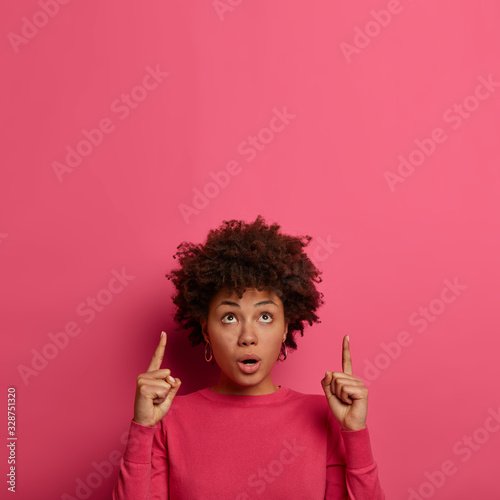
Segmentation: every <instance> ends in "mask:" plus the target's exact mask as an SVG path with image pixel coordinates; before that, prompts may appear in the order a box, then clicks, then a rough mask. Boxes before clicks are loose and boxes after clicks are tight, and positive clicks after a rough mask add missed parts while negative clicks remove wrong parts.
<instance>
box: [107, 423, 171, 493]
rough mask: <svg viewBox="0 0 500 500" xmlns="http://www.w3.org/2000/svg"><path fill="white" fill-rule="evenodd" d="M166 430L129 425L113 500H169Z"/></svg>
mask: <svg viewBox="0 0 500 500" xmlns="http://www.w3.org/2000/svg"><path fill="white" fill-rule="evenodd" d="M167 458H168V457H167V448H166V440H165V439H164V433H163V427H162V424H161V423H159V424H157V425H156V427H146V426H144V425H140V424H137V423H136V422H134V421H133V420H132V421H131V422H130V429H129V436H128V440H127V444H126V447H125V451H124V453H123V457H122V459H121V462H120V472H119V476H118V480H117V482H116V484H115V487H114V490H113V495H112V500H167V498H168V462H167Z"/></svg>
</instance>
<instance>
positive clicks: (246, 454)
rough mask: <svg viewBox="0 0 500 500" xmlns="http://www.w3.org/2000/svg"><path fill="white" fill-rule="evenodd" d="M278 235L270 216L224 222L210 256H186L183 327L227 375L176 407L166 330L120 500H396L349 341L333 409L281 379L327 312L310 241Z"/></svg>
mask: <svg viewBox="0 0 500 500" xmlns="http://www.w3.org/2000/svg"><path fill="white" fill-rule="evenodd" d="M279 229H280V226H279V225H278V224H271V225H266V223H265V221H264V220H263V218H262V217H261V216H258V217H257V219H256V220H255V221H254V222H253V223H249V224H247V223H245V222H243V221H236V220H231V221H224V222H223V224H222V225H221V226H220V228H219V229H217V230H211V231H210V232H209V234H208V236H207V240H206V242H205V244H204V245H194V244H191V243H186V242H184V243H181V245H179V246H178V251H177V253H176V256H177V257H178V258H179V262H180V266H181V267H180V268H179V269H176V270H174V271H172V272H171V273H170V274H167V277H168V278H169V279H171V280H172V281H173V283H174V285H175V287H176V289H177V292H176V294H175V296H174V297H173V300H174V304H175V305H176V306H177V311H176V315H175V320H176V321H177V323H178V324H179V325H180V327H181V328H183V329H185V330H190V334H189V339H190V341H191V343H192V344H193V345H196V344H199V343H201V342H204V343H205V359H206V361H208V362H212V363H213V360H215V361H216V362H217V364H218V366H219V368H220V378H219V381H218V382H217V383H216V384H215V385H214V386H213V387H206V388H205V389H201V390H199V391H196V392H193V393H191V394H187V395H178V396H177V397H176V394H177V392H178V390H179V387H180V385H181V381H180V380H179V379H178V378H173V377H172V376H171V372H170V370H168V369H162V368H161V363H162V360H163V356H164V353H165V346H166V343H167V336H166V333H165V332H162V334H161V338H160V342H159V344H158V347H157V348H156V351H155V353H154V356H153V359H152V360H151V363H150V365H149V368H148V369H147V371H146V372H145V373H142V374H141V375H139V376H138V378H137V390H136V397H135V405H134V418H133V420H132V421H131V423H130V430H129V440H128V442H127V446H126V449H125V452H124V455H123V457H122V460H121V464H120V474H119V478H118V481H117V483H116V485H115V488H114V492H113V499H114V500H125V499H127V500H143V499H144V500H145V499H158V500H160V499H161V500H166V499H167V498H170V499H176V500H177V499H178V500H184V499H186V500H198V499H199V500H209V499H217V500H226V499H227V500H245V499H254V498H259V499H270V500H278V499H286V500H299V499H307V500H316V499H318V500H319V499H331V500H340V499H352V500H382V499H384V498H385V495H384V493H383V491H382V488H381V486H380V483H379V479H378V469H377V465H376V463H375V461H374V459H373V456H372V452H371V446H370V438H369V434H368V428H367V425H366V416H367V406H368V391H367V389H366V387H365V385H364V384H363V382H362V381H361V379H359V378H357V377H355V376H354V375H353V370H352V362H351V353H350V348H349V338H348V336H345V337H344V338H343V341H342V371H333V372H332V371H330V370H328V371H327V372H326V375H325V377H324V378H323V379H322V380H321V386H322V388H323V390H324V393H325V396H326V398H325V397H324V396H322V395H315V394H302V393H299V392H296V391H294V390H293V389H290V388H288V387H286V386H277V385H275V384H274V382H273V380H272V376H271V372H272V369H273V367H274V365H275V364H276V362H277V361H278V360H280V361H281V362H284V361H285V360H286V358H287V355H288V351H289V350H294V349H296V348H297V344H296V337H297V334H298V333H300V335H301V336H303V334H304V323H305V322H306V321H307V322H308V323H309V325H312V324H313V322H320V321H319V319H318V316H316V314H315V311H316V310H317V308H318V307H319V306H320V305H321V304H323V303H324V302H323V300H322V296H323V294H321V293H319V292H318V291H317V289H316V286H315V282H318V283H319V282H321V278H320V271H319V270H318V269H317V268H316V267H315V266H314V264H313V263H312V262H311V260H310V259H309V258H308V257H307V255H306V254H305V253H304V251H303V247H305V246H306V245H307V244H308V243H309V241H310V240H311V237H310V236H304V237H293V236H290V235H285V234H282V233H280V231H279ZM174 258H175V256H174ZM304 368H306V367H304ZM327 368H330V367H327ZM318 382H319V381H318ZM174 398H175V399H174Z"/></svg>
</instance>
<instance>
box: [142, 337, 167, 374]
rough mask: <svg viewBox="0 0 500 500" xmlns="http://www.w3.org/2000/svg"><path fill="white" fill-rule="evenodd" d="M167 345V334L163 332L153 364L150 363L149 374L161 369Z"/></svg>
mask: <svg viewBox="0 0 500 500" xmlns="http://www.w3.org/2000/svg"><path fill="white" fill-rule="evenodd" d="M166 345H167V334H166V333H165V332H161V337H160V342H159V344H158V347H157V348H156V351H155V353H154V354H153V359H152V360H151V363H149V367H148V369H147V370H146V371H147V372H152V371H154V370H159V369H160V367H161V362H162V361H163V356H164V354H165V346H166Z"/></svg>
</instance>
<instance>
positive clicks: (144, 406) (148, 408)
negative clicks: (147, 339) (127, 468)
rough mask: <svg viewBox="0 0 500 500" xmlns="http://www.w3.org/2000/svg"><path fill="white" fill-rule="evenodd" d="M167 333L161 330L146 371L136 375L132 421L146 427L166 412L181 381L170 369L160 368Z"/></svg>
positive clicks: (153, 423) (158, 419) (153, 424)
mask: <svg viewBox="0 0 500 500" xmlns="http://www.w3.org/2000/svg"><path fill="white" fill-rule="evenodd" d="M166 345H167V334H166V333H165V332H161V337H160V343H159V344H158V347H157V348H156V351H155V353H154V355H153V359H152V360H151V363H150V364H149V368H148V369H147V371H146V373H141V374H140V375H139V376H138V377H137V389H136V392H135V404H134V422H136V423H138V424H141V425H145V426H148V427H155V425H156V424H157V423H158V422H159V421H160V420H161V419H162V418H163V417H164V416H165V415H166V414H167V412H168V410H169V409H170V406H171V404H172V400H173V399H174V397H175V395H176V394H177V391H178V390H179V387H180V386H181V381H180V380H179V379H178V378H176V379H174V378H173V377H171V376H170V370H168V369H166V368H165V369H160V366H161V362H162V361H163V356H164V354H165V346H166Z"/></svg>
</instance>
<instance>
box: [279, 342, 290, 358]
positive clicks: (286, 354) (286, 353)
mask: <svg viewBox="0 0 500 500" xmlns="http://www.w3.org/2000/svg"><path fill="white" fill-rule="evenodd" d="M283 345H284V346H285V356H284V358H283V359H281V351H280V354H279V356H278V359H279V360H280V361H285V359H286V357H287V356H288V352H287V350H286V345H285V343H284V342H283Z"/></svg>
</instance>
